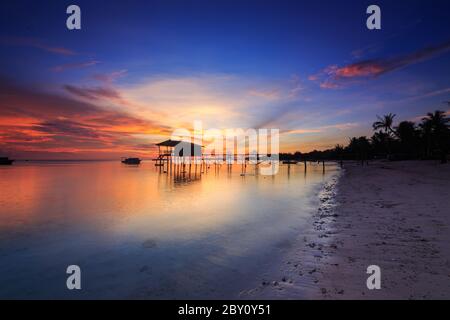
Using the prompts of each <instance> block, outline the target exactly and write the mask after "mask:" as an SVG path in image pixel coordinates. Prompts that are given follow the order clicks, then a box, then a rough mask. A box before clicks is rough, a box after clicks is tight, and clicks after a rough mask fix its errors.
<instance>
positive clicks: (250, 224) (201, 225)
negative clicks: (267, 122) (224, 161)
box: [0, 162, 337, 298]
mask: <svg viewBox="0 0 450 320" xmlns="http://www.w3.org/2000/svg"><path fill="white" fill-rule="evenodd" d="M197 169H199V168H197ZM336 170H337V169H336V166H332V165H330V166H327V170H326V172H325V174H323V172H322V166H321V165H320V166H319V165H309V166H308V170H307V172H306V173H305V172H304V166H303V164H299V165H292V166H290V167H288V166H281V167H280V172H279V173H278V174H277V175H276V176H262V175H259V174H258V172H257V170H256V168H255V167H253V166H249V167H248V168H247V169H246V174H245V175H241V173H242V172H241V171H242V168H241V167H240V166H233V167H228V166H226V165H223V166H220V167H219V166H216V167H214V166H210V168H209V169H208V170H206V168H205V170H204V172H203V174H201V173H200V170H199V171H197V173H195V168H193V167H191V170H190V171H191V174H190V176H189V168H182V172H178V173H177V174H176V175H175V174H174V172H173V173H172V174H169V172H167V173H164V172H159V170H158V168H155V167H154V165H153V163H152V162H143V163H142V164H141V165H140V166H126V165H122V164H120V163H116V162H78V163H77V162H73V163H57V164H55V163H31V162H30V163H20V162H19V163H17V164H15V165H14V166H12V167H8V168H1V169H0V208H1V209H0V257H1V259H2V264H1V266H0V297H28V298H53V297H61V298H71V297H72V296H71V293H70V292H68V291H67V290H65V289H64V283H65V273H64V270H65V267H66V266H67V265H68V264H80V266H82V268H84V269H83V270H85V272H84V273H83V274H84V275H85V277H86V278H87V279H86V281H87V288H88V289H86V290H84V291H83V292H81V293H79V294H78V296H77V297H85V298H107V297H144V298H198V297H235V294H237V293H238V292H239V289H240V287H242V286H245V284H246V283H247V282H248V281H249V279H251V278H252V275H254V273H255V272H254V271H255V268H256V269H257V268H258V266H259V265H261V263H262V264H267V263H270V261H271V260H272V259H274V258H275V257H276V254H277V252H278V251H279V250H278V249H277V247H276V244H277V243H280V241H284V240H286V239H290V238H291V237H293V236H297V235H298V233H299V232H300V230H301V229H302V228H303V227H305V226H304V225H305V221H306V220H305V219H306V218H307V217H308V215H309V214H310V212H311V210H313V209H314V207H315V206H316V204H317V193H318V190H319V188H320V186H321V184H322V183H323V181H324V180H326V179H328V178H329V177H330V176H331V175H333V174H335V173H336ZM180 174H181V178H180ZM61 270H62V271H61ZM43 272H44V273H45V276H44V278H45V279H43V278H42V275H43ZM44 280H45V285H43V283H42V281H44ZM216 288H220V290H216Z"/></svg>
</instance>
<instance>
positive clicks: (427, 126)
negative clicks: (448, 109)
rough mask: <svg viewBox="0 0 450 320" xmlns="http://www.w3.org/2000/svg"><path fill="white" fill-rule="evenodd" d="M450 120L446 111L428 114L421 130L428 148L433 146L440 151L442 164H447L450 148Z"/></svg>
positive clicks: (423, 120)
mask: <svg viewBox="0 0 450 320" xmlns="http://www.w3.org/2000/svg"><path fill="white" fill-rule="evenodd" d="M449 122H450V118H448V117H447V116H446V113H445V111H441V110H436V111H435V112H434V113H431V112H429V113H427V116H426V117H424V118H423V119H422V124H421V128H422V130H423V132H424V134H425V135H426V137H425V139H427V146H428V149H430V148H431V147H432V146H433V147H435V148H436V149H438V150H439V153H440V155H441V162H442V163H446V162H447V153H448V151H449V148H450V128H449Z"/></svg>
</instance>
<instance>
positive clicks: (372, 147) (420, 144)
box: [280, 110, 450, 163]
mask: <svg viewBox="0 0 450 320" xmlns="http://www.w3.org/2000/svg"><path fill="white" fill-rule="evenodd" d="M395 116H396V115H395V114H392V113H389V114H387V115H384V116H383V117H379V116H377V118H378V119H377V121H375V122H374V123H373V130H374V134H373V136H372V137H371V138H367V137H365V136H362V137H353V138H350V140H349V143H348V145H347V146H343V145H336V146H335V147H334V148H333V149H328V150H325V151H316V150H315V151H312V152H309V153H301V152H295V153H281V154H280V159H281V160H298V161H304V160H309V161H318V160H338V161H339V160H359V161H361V162H362V163H364V162H366V161H368V160H371V159H383V158H384V159H389V160H412V159H440V160H441V162H442V163H446V162H447V158H448V154H449V151H450V126H449V124H450V118H448V117H447V116H446V113H445V112H444V111H440V110H437V111H435V112H434V113H428V114H427V116H426V117H424V118H423V119H422V121H421V122H420V123H418V124H416V123H414V122H412V121H402V122H400V123H399V124H398V126H394V118H395Z"/></svg>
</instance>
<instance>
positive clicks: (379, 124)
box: [372, 113, 396, 135]
mask: <svg viewBox="0 0 450 320" xmlns="http://www.w3.org/2000/svg"><path fill="white" fill-rule="evenodd" d="M395 116H396V115H395V114H392V113H389V114H386V115H384V116H383V117H380V116H377V118H378V121H375V122H374V123H373V125H372V127H373V130H374V131H377V130H380V129H381V130H384V132H385V133H387V134H394V135H395V131H394V130H393V129H392V126H393V124H394V118H395Z"/></svg>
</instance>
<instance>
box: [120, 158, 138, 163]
mask: <svg viewBox="0 0 450 320" xmlns="http://www.w3.org/2000/svg"><path fill="white" fill-rule="evenodd" d="M122 163H124V164H140V163H141V159H139V158H123V159H122Z"/></svg>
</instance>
